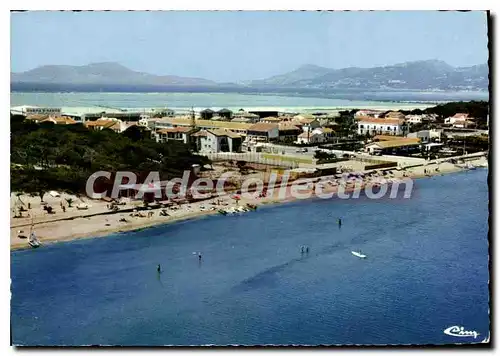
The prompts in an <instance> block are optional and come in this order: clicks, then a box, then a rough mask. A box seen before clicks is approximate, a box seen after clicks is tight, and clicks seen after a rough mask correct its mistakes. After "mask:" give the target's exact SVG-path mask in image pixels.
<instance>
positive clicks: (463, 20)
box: [11, 11, 488, 82]
mask: <svg viewBox="0 0 500 356" xmlns="http://www.w3.org/2000/svg"><path fill="white" fill-rule="evenodd" d="M487 44H488V37H487V16H486V12H484V11H472V12H456V11H448V12H437V11H371V12H368V11H361V12H359V11H354V12H326V11H315V12H285V11H260V12H250V11H245V12H236V11H227V12H222V11H219V12H205V11H197V12H188V11H163V12H141V11H136V12H121V11H113V12H50V11H30V12H18V13H15V12H14V13H11V71H12V72H24V71H27V70H31V69H34V68H36V67H39V66H43V65H77V66H79V65H87V64H90V63H101V62H115V63H119V64H121V65H123V66H125V67H127V68H130V69H132V70H135V71H139V72H147V73H151V74H157V75H178V76H185V77H199V78H205V79H210V80H214V81H218V82H234V81H244V80H253V79H263V78H267V77H270V76H273V75H278V74H283V73H285V72H289V71H292V70H295V69H297V68H299V67H301V66H303V65H308V64H312V65H317V66H321V67H327V68H332V69H340V68H347V67H364V68H370V67H378V66H387V65H393V64H397V63H403V62H410V61H419V60H442V61H445V62H446V63H448V64H450V65H452V66H454V67H465V66H472V65H477V64H484V63H486V62H487V60H488V48H487ZM33 53H36V55H33ZM339 53H340V55H339Z"/></svg>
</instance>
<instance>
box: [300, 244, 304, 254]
mask: <svg viewBox="0 0 500 356" xmlns="http://www.w3.org/2000/svg"><path fill="white" fill-rule="evenodd" d="M300 253H301V254H302V253H304V246H301V247H300Z"/></svg>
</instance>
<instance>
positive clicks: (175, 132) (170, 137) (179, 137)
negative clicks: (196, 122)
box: [155, 127, 197, 144]
mask: <svg viewBox="0 0 500 356" xmlns="http://www.w3.org/2000/svg"><path fill="white" fill-rule="evenodd" d="M196 131H197V129H194V128H192V127H168V128H164V129H159V130H157V131H156V133H155V138H156V142H162V143H163V142H168V141H180V142H183V143H185V144H188V143H190V142H191V140H190V137H191V134H193V133H194V132H196Z"/></svg>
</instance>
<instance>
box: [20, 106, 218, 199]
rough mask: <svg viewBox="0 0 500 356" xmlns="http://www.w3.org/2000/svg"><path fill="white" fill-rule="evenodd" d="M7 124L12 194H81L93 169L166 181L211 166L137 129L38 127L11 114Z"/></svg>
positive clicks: (182, 147) (174, 144)
mask: <svg viewBox="0 0 500 356" xmlns="http://www.w3.org/2000/svg"><path fill="white" fill-rule="evenodd" d="M10 124H11V190H12V191H22V192H27V193H32V194H33V193H41V192H44V191H48V190H64V191H68V192H72V193H80V192H83V191H84V190H85V183H86V181H87V179H88V177H89V176H90V175H91V174H92V173H94V172H97V171H109V172H112V173H113V172H117V171H132V172H136V173H139V174H140V173H141V172H142V173H144V172H149V171H158V172H159V173H160V177H161V179H170V178H172V177H177V176H181V175H182V172H183V171H184V170H186V169H190V168H191V166H192V165H193V164H200V165H204V164H207V163H209V160H208V158H206V157H204V156H198V155H194V154H192V153H191V152H190V150H189V148H188V147H187V146H186V145H184V144H183V143H179V142H168V143H157V142H156V141H155V140H153V139H151V137H150V135H149V132H147V131H145V130H144V129H143V128H141V127H137V126H132V127H130V128H129V129H128V130H126V131H125V132H123V133H122V134H118V133H115V132H114V131H112V130H108V129H105V130H100V131H93V130H88V129H87V128H86V127H85V126H83V125H82V124H74V125H54V124H53V123H50V122H48V123H41V124H36V123H33V122H30V121H28V120H24V117H22V116H12V115H11V123H10Z"/></svg>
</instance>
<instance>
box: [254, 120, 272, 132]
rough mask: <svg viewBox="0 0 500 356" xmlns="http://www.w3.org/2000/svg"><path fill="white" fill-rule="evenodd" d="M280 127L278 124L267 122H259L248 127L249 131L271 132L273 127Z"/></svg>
mask: <svg viewBox="0 0 500 356" xmlns="http://www.w3.org/2000/svg"><path fill="white" fill-rule="evenodd" d="M276 128H278V125H277V124H271V123H267V122H258V123H256V124H254V125H252V126H250V127H249V128H248V131H258V132H269V131H271V130H273V129H276Z"/></svg>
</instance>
